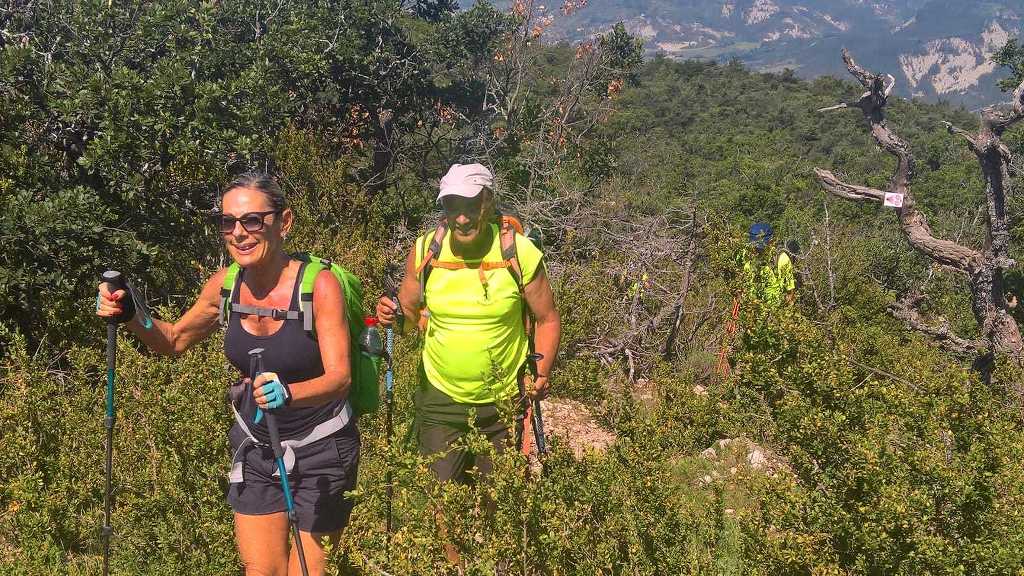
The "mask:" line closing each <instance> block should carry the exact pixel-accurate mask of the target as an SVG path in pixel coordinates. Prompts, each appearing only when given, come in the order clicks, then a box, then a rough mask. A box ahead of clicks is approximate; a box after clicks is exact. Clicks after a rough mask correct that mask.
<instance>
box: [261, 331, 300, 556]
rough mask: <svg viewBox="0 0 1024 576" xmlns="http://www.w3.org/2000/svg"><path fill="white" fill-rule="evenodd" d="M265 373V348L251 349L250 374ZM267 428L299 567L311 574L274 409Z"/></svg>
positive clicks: (267, 414)
mask: <svg viewBox="0 0 1024 576" xmlns="http://www.w3.org/2000/svg"><path fill="white" fill-rule="evenodd" d="M262 373H263V348H253V349H252V350H249V374H250V375H251V377H252V379H253V381H254V382H255V380H256V377H257V376H259V375H260V374H262ZM266 417H267V430H268V431H269V432H270V447H271V448H272V449H273V450H274V459H275V460H277V472H278V474H279V475H280V476H281V490H283V491H284V504H285V507H286V508H287V509H288V523H289V524H291V525H292V535H293V536H294V538H295V550H296V551H297V552H298V553H299V567H300V568H301V569H302V576H309V569H308V568H306V554H305V553H304V552H303V550H302V537H301V536H299V525H298V524H296V522H295V502H293V501H292V491H291V487H290V486H288V467H287V466H285V464H284V448H282V447H281V435H280V433H279V432H278V429H277V418H276V417H275V416H274V413H273V411H271V410H267V411H266Z"/></svg>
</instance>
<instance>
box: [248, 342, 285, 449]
mask: <svg viewBox="0 0 1024 576" xmlns="http://www.w3.org/2000/svg"><path fill="white" fill-rule="evenodd" d="M249 369H250V377H251V378H252V381H253V384H254V385H255V382H256V377H257V376H259V375H260V374H262V373H263V348H253V349H252V350H249ZM263 412H264V417H266V419H267V432H268V433H269V434H270V447H271V449H272V450H273V451H274V457H275V458H281V457H283V456H284V448H282V447H281V434H280V431H279V430H278V428H277V418H275V417H274V413H273V411H272V410H263Z"/></svg>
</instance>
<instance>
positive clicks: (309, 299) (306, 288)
mask: <svg viewBox="0 0 1024 576" xmlns="http://www.w3.org/2000/svg"><path fill="white" fill-rule="evenodd" d="M295 256H296V258H298V259H299V260H302V261H303V262H305V263H306V267H305V268H304V269H303V272H302V284H301V285H300V286H299V312H301V313H302V329H303V330H305V331H306V332H308V333H309V334H310V335H312V336H313V337H314V338H316V323H314V322H313V286H314V285H315V284H316V277H317V275H318V274H320V272H321V271H323V270H324V269H327V268H330V262H329V261H327V260H323V259H321V258H317V257H316V256H312V255H310V254H296V255H295Z"/></svg>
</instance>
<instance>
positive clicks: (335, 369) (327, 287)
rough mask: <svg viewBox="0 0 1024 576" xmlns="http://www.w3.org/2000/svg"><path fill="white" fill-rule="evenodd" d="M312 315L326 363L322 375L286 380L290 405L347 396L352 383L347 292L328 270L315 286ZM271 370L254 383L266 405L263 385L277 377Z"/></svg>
mask: <svg viewBox="0 0 1024 576" xmlns="http://www.w3.org/2000/svg"><path fill="white" fill-rule="evenodd" d="M313 317H314V321H315V323H316V335H317V342H318V343H319V344H320V360H321V361H322V362H323V365H324V373H323V375H322V376H317V377H316V378H310V379H309V380H303V381H301V382H287V385H288V389H289V393H290V394H291V400H290V402H289V405H290V406H299V407H302V406H318V405H321V404H323V403H325V402H328V401H330V400H335V399H339V398H347V397H348V392H349V388H350V387H351V385H352V372H351V366H350V363H349V362H350V359H349V356H350V352H349V350H350V348H349V346H350V337H351V335H350V334H349V329H348V322H347V321H346V320H345V295H344V293H343V292H342V288H341V284H339V283H338V279H337V278H335V277H334V274H331V272H330V271H329V270H322V271H321V272H320V274H318V275H317V277H316V282H315V283H314V285H313ZM275 376H276V374H274V373H272V372H268V373H264V374H261V375H260V376H258V377H257V378H256V380H255V381H254V382H253V388H254V390H253V398H255V399H256V403H257V404H259V406H260V407H261V408H266V403H267V402H266V400H267V398H266V394H265V393H266V392H269V390H265V389H264V387H263V384H264V383H266V382H270V381H271V380H274V377H275Z"/></svg>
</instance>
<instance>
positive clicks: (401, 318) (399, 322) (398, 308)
mask: <svg viewBox="0 0 1024 576" xmlns="http://www.w3.org/2000/svg"><path fill="white" fill-rule="evenodd" d="M388 298H390V299H391V301H392V302H394V303H395V326H397V327H398V332H399V333H401V332H402V328H403V327H404V325H405V312H403V311H402V301H401V300H399V299H398V290H392V291H391V293H390V294H388Z"/></svg>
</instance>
